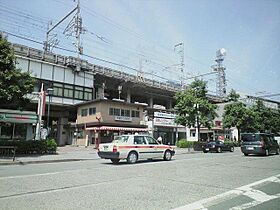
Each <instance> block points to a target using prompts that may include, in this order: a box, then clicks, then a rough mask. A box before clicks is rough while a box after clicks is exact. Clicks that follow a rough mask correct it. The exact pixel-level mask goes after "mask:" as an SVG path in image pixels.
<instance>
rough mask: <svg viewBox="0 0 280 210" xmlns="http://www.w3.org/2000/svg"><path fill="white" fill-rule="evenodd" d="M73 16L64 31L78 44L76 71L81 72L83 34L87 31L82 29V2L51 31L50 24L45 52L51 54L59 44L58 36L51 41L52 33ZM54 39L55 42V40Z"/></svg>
mask: <svg viewBox="0 0 280 210" xmlns="http://www.w3.org/2000/svg"><path fill="white" fill-rule="evenodd" d="M72 14H74V16H73V17H72V19H71V21H70V22H69V23H68V25H67V26H66V28H65V29H64V31H63V34H64V35H66V36H68V37H69V36H72V37H75V38H76V42H75V44H74V45H75V48H76V52H77V62H76V63H75V64H76V71H77V72H79V71H80V70H81V55H82V54H83V47H82V44H81V34H82V33H84V32H85V29H84V28H83V27H82V17H81V7H80V0H77V5H76V7H75V8H74V9H73V10H72V11H70V12H69V13H68V14H67V15H66V16H64V17H63V18H62V19H61V20H60V21H58V22H57V23H56V24H55V25H54V26H53V27H51V28H50V29H49V27H50V23H48V29H47V33H46V41H45V42H44V51H45V52H49V51H50V50H51V47H54V46H56V45H57V44H58V40H57V39H56V35H54V37H52V40H51V39H50V33H51V32H52V31H53V30H54V29H55V28H56V27H58V26H59V25H60V24H61V23H62V22H63V21H65V20H66V19H67V18H68V17H69V16H71V15H72ZM54 38H55V40H53V39H54Z"/></svg>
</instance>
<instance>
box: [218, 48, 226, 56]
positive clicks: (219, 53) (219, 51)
mask: <svg viewBox="0 0 280 210" xmlns="http://www.w3.org/2000/svg"><path fill="white" fill-rule="evenodd" d="M225 55H226V49H225V48H221V49H219V50H218V51H217V52H216V56H217V57H222V56H225Z"/></svg>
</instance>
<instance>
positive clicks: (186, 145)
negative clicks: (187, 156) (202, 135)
mask: <svg viewBox="0 0 280 210" xmlns="http://www.w3.org/2000/svg"><path fill="white" fill-rule="evenodd" d="M176 146H177V147H179V148H192V147H193V142H192V141H187V140H186V139H180V140H179V141H177V143H176Z"/></svg>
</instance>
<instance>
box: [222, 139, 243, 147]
mask: <svg viewBox="0 0 280 210" xmlns="http://www.w3.org/2000/svg"><path fill="white" fill-rule="evenodd" d="M224 143H225V144H226V145H230V146H233V147H240V142H238V141H230V140H227V139H226V140H225V141H224Z"/></svg>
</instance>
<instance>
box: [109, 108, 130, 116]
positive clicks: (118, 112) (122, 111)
mask: <svg viewBox="0 0 280 210" xmlns="http://www.w3.org/2000/svg"><path fill="white" fill-rule="evenodd" d="M109 115H111V116H123V117H130V110H129V109H117V108H109Z"/></svg>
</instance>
